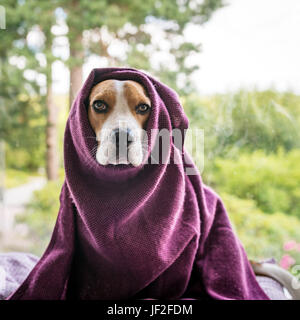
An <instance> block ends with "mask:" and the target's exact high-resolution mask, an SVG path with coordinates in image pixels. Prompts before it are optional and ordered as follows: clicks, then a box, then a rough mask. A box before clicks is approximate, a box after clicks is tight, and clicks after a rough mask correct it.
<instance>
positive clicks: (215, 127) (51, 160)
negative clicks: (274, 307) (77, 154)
mask: <svg viewBox="0 0 300 320" xmlns="http://www.w3.org/2000/svg"><path fill="white" fill-rule="evenodd" d="M299 16H300V2H299V1H298V0H285V1H283V0H239V1H237V0H227V1H224V0H147V1H139V0H119V1H108V0H101V1H88V0H52V1H37V0H1V2H0V20H1V21H0V22H1V23H0V252H5V251H27V252H32V253H35V254H37V255H41V254H42V253H43V251H44V250H45V248H46V246H47V244H48V242H49V240H50V236H51V233H52V230H53V226H54V223H55V220H56V216H57V213H58V208H59V194H60V189H61V186H62V182H63V179H64V169H63V158H62V150H63V134H64V127H65V123H66V119H67V116H68V112H69V108H70V105H71V104H72V101H73V99H74V96H75V95H76V93H77V91H78V90H79V89H80V87H81V85H82V83H83V81H84V80H85V79H86V77H87V75H88V73H89V72H90V71H91V70H92V69H93V68H96V67H97V68H99V67H107V66H130V67H134V68H139V69H142V70H146V71H147V72H150V73H151V74H153V75H154V76H156V77H157V78H159V79H160V80H161V81H162V82H164V83H166V84H167V85H169V86H170V87H172V88H173V89H175V90H176V91H177V92H178V94H179V95H180V99H181V101H182V104H183V106H184V109H185V111H186V113H187V115H188V117H189V120H190V128H200V129H203V130H204V134H205V153H204V157H205V167H204V170H203V172H202V176H203V180H204V182H205V183H206V184H208V185H210V186H212V187H213V188H214V189H215V190H216V191H217V192H218V193H219V194H220V195H221V197H222V199H223V200H224V203H225V206H226V208H227V210H228V212H229V215H230V218H231V221H232V224H233V227H234V229H235V230H236V232H237V234H238V235H239V237H240V239H241V241H242V243H243V245H244V247H245V248H246V251H247V253H248V255H249V257H250V258H254V259H268V258H275V259H276V260H277V262H278V263H280V264H281V266H283V267H284V268H287V269H289V268H292V267H293V266H294V265H296V264H299V263H300V188H299V186H300V166H299V163H300V139H299V138H300V134H299V126H300V71H299V70H300V59H299V57H300V38H299V30H300V20H299ZM190 151H191V152H192V151H193V150H190ZM196 161H197V164H198V165H199V166H200V163H199V162H198V158H197V156H196Z"/></svg>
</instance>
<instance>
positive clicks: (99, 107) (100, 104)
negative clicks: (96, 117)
mask: <svg viewBox="0 0 300 320" xmlns="http://www.w3.org/2000/svg"><path fill="white" fill-rule="evenodd" d="M93 108H94V110H95V111H96V112H97V113H104V112H106V111H107V109H108V105H107V104H106V103H105V102H104V101H102V100H96V101H94V102H93Z"/></svg>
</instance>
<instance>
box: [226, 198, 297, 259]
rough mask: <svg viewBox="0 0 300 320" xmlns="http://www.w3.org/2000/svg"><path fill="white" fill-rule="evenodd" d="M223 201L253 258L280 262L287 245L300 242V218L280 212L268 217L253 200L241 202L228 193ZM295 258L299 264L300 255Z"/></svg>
mask: <svg viewBox="0 0 300 320" xmlns="http://www.w3.org/2000/svg"><path fill="white" fill-rule="evenodd" d="M221 197H222V200H223V202H224V204H225V207H226V209H227V211H228V213H229V216H230V220H231V222H232V224H233V227H234V229H235V231H236V233H237V234H238V236H239V239H240V240H241V242H242V244H243V246H244V247H245V250H246V252H247V254H248V256H249V258H252V259H254V260H258V259H267V258H275V259H276V260H277V262H279V261H280V259H281V257H282V255H283V254H284V250H283V245H284V243H286V242H287V241H291V240H294V241H298V242H299V241H300V233H299V230H300V220H299V219H298V218H296V217H291V216H287V215H285V214H283V213H280V212H276V213H274V214H272V215H267V214H264V213H263V212H262V211H261V210H260V209H259V208H258V207H257V206H256V204H255V202H254V201H253V200H244V199H239V198H237V197H235V196H233V195H229V194H227V193H221ZM294 257H295V259H296V263H298V264H299V263H300V253H297V254H295V256H294Z"/></svg>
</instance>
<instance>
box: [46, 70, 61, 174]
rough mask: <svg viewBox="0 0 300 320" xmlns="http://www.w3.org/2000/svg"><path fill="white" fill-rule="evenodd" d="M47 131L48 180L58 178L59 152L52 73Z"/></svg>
mask: <svg viewBox="0 0 300 320" xmlns="http://www.w3.org/2000/svg"><path fill="white" fill-rule="evenodd" d="M46 103H47V129H46V147H47V151H46V172H47V178H48V180H56V179H57V178H58V167H59V162H58V150H57V115H58V110H57V106H56V105H55V103H54V99H53V92H52V77H51V73H50V76H49V77H48V79H47V100H46Z"/></svg>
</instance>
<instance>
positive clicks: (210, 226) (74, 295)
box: [9, 68, 268, 300]
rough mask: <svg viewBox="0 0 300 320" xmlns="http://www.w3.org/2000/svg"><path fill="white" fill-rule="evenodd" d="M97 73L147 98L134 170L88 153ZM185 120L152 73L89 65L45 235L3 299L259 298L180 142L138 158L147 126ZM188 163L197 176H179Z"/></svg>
mask: <svg viewBox="0 0 300 320" xmlns="http://www.w3.org/2000/svg"><path fill="white" fill-rule="evenodd" d="M105 79H119V80H134V81H137V82H139V83H141V84H142V85H143V86H144V87H145V89H146V90H147V92H148V95H149V97H150V100H151V105H152V110H151V114H150V116H149V120H148V123H147V134H148V138H149V144H148V149H147V150H148V151H147V153H146V157H145V159H144V162H143V163H142V165H140V166H139V167H133V166H131V165H128V166H126V165H119V166H113V165H108V166H102V165H100V164H99V163H98V162H97V161H96V160H95V157H94V153H93V150H94V148H95V143H96V141H95V139H93V138H92V137H94V136H95V134H94V132H93V130H92V129H91V126H90V124H89V121H88V116H87V106H88V97H89V93H90V91H91V89H92V87H93V86H94V85H95V84H96V83H99V82H100V81H102V80H105ZM187 127H188V120H187V117H186V116H185V114H184V110H183V108H182V106H181V104H180V102H179V98H178V96H177V94H176V93H175V92H174V91H173V90H172V89H170V88H168V87H167V86H165V85H164V84H162V83H160V82H159V81H158V80H156V79H154V78H153V77H152V76H149V75H147V74H146V73H144V72H141V71H139V70H136V69H132V68H99V69H94V70H93V71H92V72H91V73H90V75H89V77H88V78H87V80H86V81H85V83H84V85H83V87H82V89H81V91H80V92H79V93H78V95H77V98H76V99H75V101H74V103H73V106H72V109H71V111H70V115H69V118H68V121H67V125H66V130H65V137H64V164H65V173H66V177H65V182H64V184H63V187H62V190H61V195H60V209H59V213H58V217H57V221H56V225H55V228H54V231H53V234H52V238H51V241H50V243H49V246H48V248H47V249H46V251H45V253H44V254H43V256H42V257H41V259H40V260H39V262H38V263H37V265H36V266H35V267H34V269H33V270H32V271H31V273H30V274H29V276H28V277H27V278H26V280H25V281H24V282H23V284H22V285H21V286H20V287H19V288H18V289H17V290H16V291H15V292H14V293H13V294H12V295H11V296H10V297H9V298H10V299H51V300H52V299H58V300H60V299H99V300H107V299H146V298H152V299H186V298H194V299H268V297H267V295H266V294H265V293H264V291H263V290H262V289H261V287H260V286H259V284H258V282H257V281H256V279H255V275H254V273H253V271H252V269H251V266H250V264H249V261H248V259H247V256H246V254H245V251H244V249H243V247H242V245H241V243H240V241H239V240H238V238H237V236H236V235H235V234H234V232H233V229H232V226H231V224H230V221H229V219H228V216H227V213H226V210H225V208H224V205H223V203H222V201H221V199H220V198H219V196H218V195H217V194H216V193H215V192H214V191H213V190H211V189H210V188H209V187H207V186H205V185H204V184H203V182H202V180H201V177H200V174H199V172H198V171H197V169H196V167H195V165H194V163H193V161H192V159H191V158H190V157H189V155H188V154H187V153H186V151H185V150H184V148H180V147H178V146H176V147H175V145H174V143H173V142H172V138H171V136H170V141H171V145H170V148H169V149H168V151H167V152H166V153H165V154H164V155H163V156H162V157H163V158H164V160H168V162H167V163H166V161H164V163H159V164H152V163H150V162H149V161H148V160H149V158H150V153H151V150H153V148H154V146H155V145H156V143H159V140H157V139H156V138H157V134H155V133H152V131H151V129H159V130H161V129H167V130H169V131H171V130H172V129H178V130H180V132H182V133H184V132H185V129H187ZM175 157H179V158H180V159H182V161H181V163H175V161H173V160H174V159H175ZM161 162H163V161H161ZM188 168H190V169H193V170H195V171H196V172H197V174H193V175H189V174H187V173H186V170H187V169H188Z"/></svg>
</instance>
